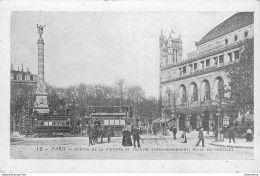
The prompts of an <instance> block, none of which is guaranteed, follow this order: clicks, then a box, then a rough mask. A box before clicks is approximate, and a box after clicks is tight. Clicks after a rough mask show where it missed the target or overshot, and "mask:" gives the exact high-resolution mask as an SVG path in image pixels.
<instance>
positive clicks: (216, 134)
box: [215, 128, 218, 139]
mask: <svg viewBox="0 0 260 176" xmlns="http://www.w3.org/2000/svg"><path fill="white" fill-rule="evenodd" d="M215 138H216V139H218V128H216V129H215Z"/></svg>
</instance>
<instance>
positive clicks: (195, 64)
mask: <svg viewBox="0 0 260 176" xmlns="http://www.w3.org/2000/svg"><path fill="white" fill-rule="evenodd" d="M193 68H194V71H195V70H197V63H194V67H193Z"/></svg>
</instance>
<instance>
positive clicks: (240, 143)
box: [211, 138, 254, 149]
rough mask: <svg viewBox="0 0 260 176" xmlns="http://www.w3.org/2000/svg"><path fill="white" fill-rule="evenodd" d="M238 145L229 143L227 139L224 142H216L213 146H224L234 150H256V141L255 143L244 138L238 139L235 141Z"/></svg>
mask: <svg viewBox="0 0 260 176" xmlns="http://www.w3.org/2000/svg"><path fill="white" fill-rule="evenodd" d="M235 141H236V143H233V141H232V140H231V143H229V139H225V140H224V142H217V141H214V142H212V143H211V145H215V146H222V147H233V148H247V149H254V141H253V142H246V139H244V138H237V139H235Z"/></svg>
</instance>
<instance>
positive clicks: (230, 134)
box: [228, 127, 236, 143]
mask: <svg viewBox="0 0 260 176" xmlns="http://www.w3.org/2000/svg"><path fill="white" fill-rule="evenodd" d="M228 133H229V143H231V139H232V140H233V142H234V143H236V141H235V131H234V128H233V127H230V128H229V130H228Z"/></svg>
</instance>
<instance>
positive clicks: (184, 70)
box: [183, 66, 186, 74]
mask: <svg viewBox="0 0 260 176" xmlns="http://www.w3.org/2000/svg"><path fill="white" fill-rule="evenodd" d="M185 73H186V66H184V67H183V74H185Z"/></svg>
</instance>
